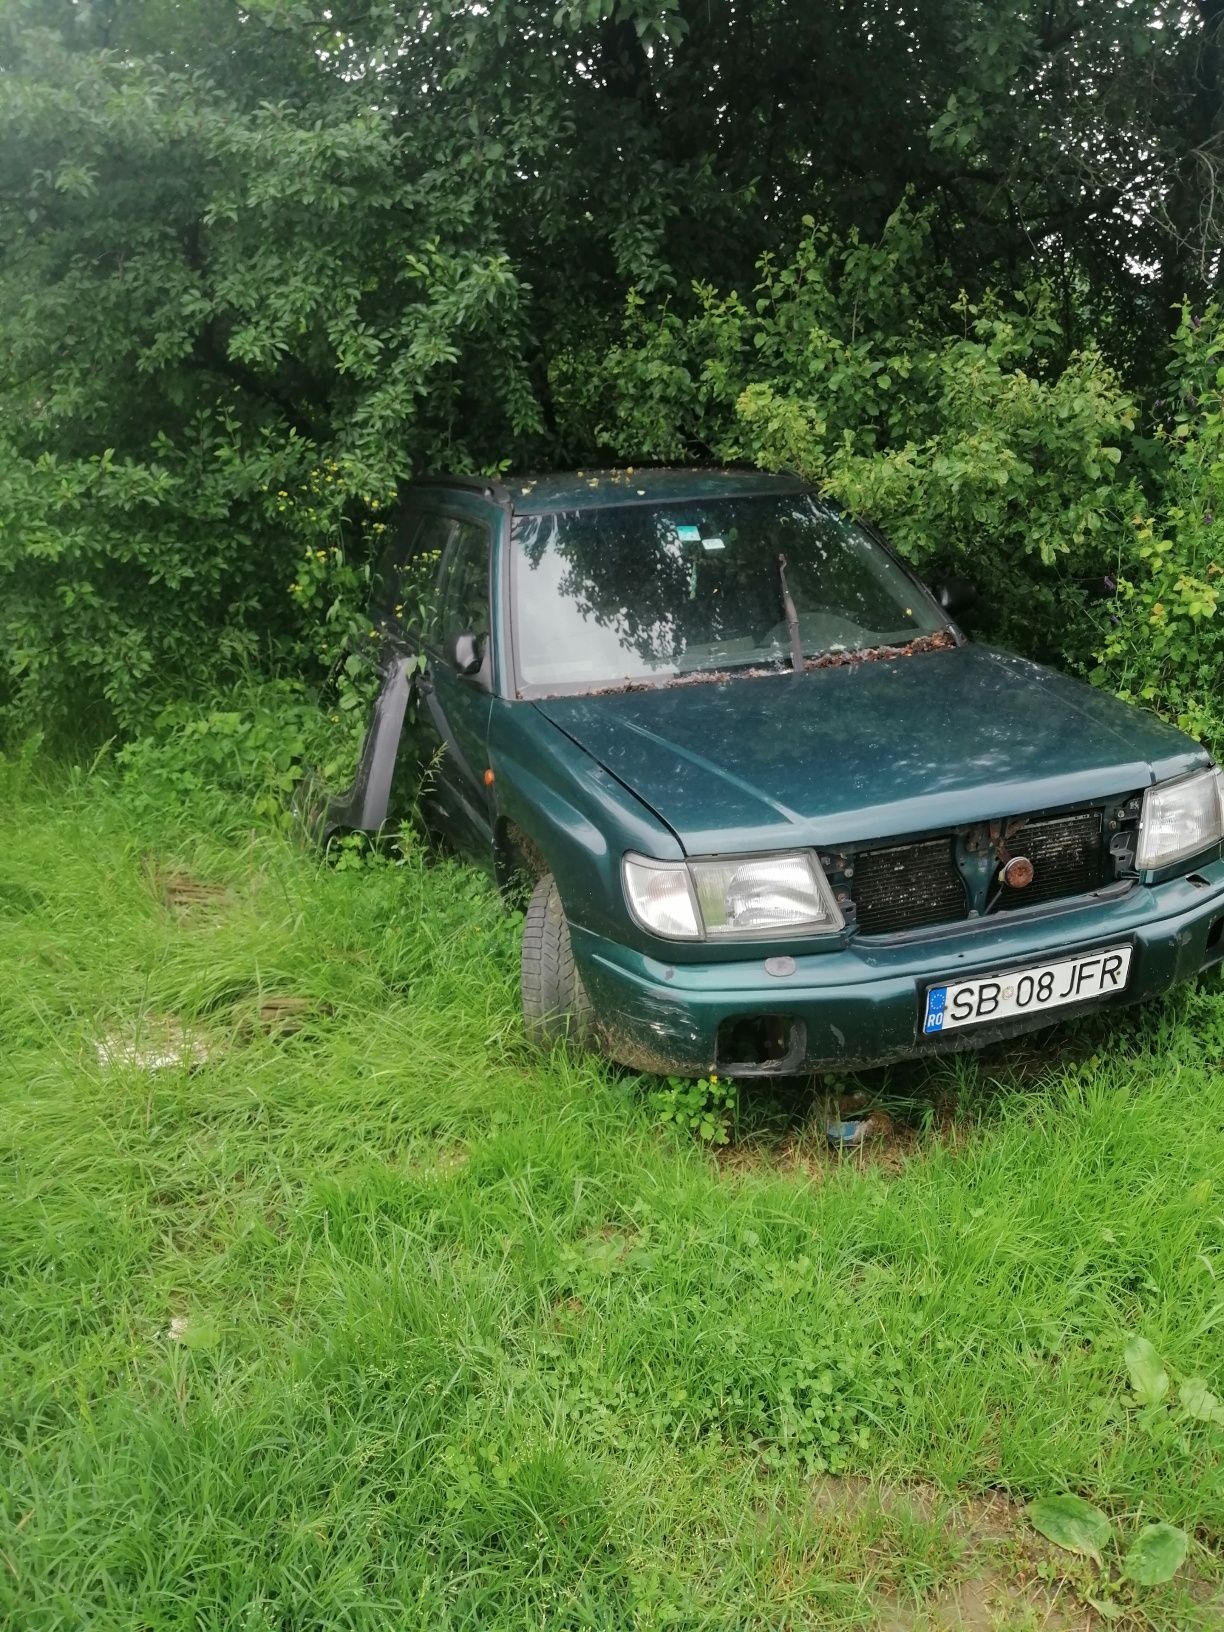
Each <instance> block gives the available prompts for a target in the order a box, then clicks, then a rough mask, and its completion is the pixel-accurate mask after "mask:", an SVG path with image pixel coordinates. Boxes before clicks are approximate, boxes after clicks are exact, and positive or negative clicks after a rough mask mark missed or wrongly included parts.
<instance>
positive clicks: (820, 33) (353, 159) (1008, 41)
mask: <svg viewBox="0 0 1224 1632" xmlns="http://www.w3.org/2000/svg"><path fill="white" fill-rule="evenodd" d="M1222 36H1224V0H1198V3H1197V4H1195V5H1190V6H1187V5H1186V4H1184V3H1183V0H1176V3H1174V0H1084V3H1077V4H1072V3H1071V0H1047V3H1042V4H1028V5H1022V6H1019V7H1016V8H1000V7H983V6H978V5H975V4H972V3H970V0H921V4H920V3H918V0H839V3H834V4H829V5H819V6H815V5H810V4H806V3H801V0H560V3H559V0H548V3H547V4H545V3H543V0H498V3H497V4H496V5H495V6H492V7H489V6H486V5H477V4H475V3H474V0H435V3H434V4H432V5H431V6H429V7H428V8H426V7H420V6H417V5H412V4H408V3H406V0H338V3H337V4H335V5H333V6H329V7H322V6H320V5H319V4H318V0H248V3H247V4H245V5H242V4H238V3H237V0H3V3H2V4H0V228H2V233H0V456H2V457H0V528H2V530H0V638H2V649H0V707H3V708H5V709H6V710H7V713H8V717H9V718H10V719H13V720H16V719H22V718H26V719H29V718H37V717H41V718H44V719H65V718H71V719H73V720H74V721H79V720H80V719H81V718H82V717H86V718H88V719H90V720H92V721H94V722H95V723H96V725H97V726H98V727H99V728H101V727H109V726H110V725H112V724H114V723H118V724H119V725H120V726H124V727H130V726H132V725H134V724H136V723H138V722H139V721H140V720H141V719H142V718H143V717H144V716H145V715H146V714H147V712H148V710H149V708H150V707H151V706H153V704H154V703H155V702H156V701H157V700H159V699H160V697H161V696H162V695H163V694H164V693H165V691H166V690H167V689H168V688H172V687H173V686H174V685H175V684H176V683H177V682H178V680H179V679H181V678H197V679H198V678H206V677H208V676H210V675H212V676H216V675H218V674H221V673H223V672H224V671H227V670H231V669H232V668H233V667H234V666H235V665H236V664H238V663H240V662H243V661H249V660H251V659H258V658H260V657H262V656H264V655H268V654H280V655H282V656H283V655H284V654H286V653H291V654H293V655H294V658H295V661H299V660H300V659H301V658H302V656H303V655H308V654H311V653H313V654H314V655H322V656H323V657H324V658H327V657H330V656H331V655H332V652H333V651H334V646H335V632H334V624H335V620H336V618H337V617H338V616H339V615H340V613H341V611H342V609H343V607H344V606H345V605H346V604H347V600H348V598H349V597H351V596H352V595H353V593H354V592H355V590H356V588H357V575H358V574H359V571H360V568H361V565H362V563H364V561H365V560H366V558H367V556H368V553H369V551H370V548H371V545H372V542H373V540H374V539H375V538H376V536H377V529H378V528H380V527H381V526H382V525H383V523H382V520H381V518H382V516H383V515H384V514H385V508H386V506H387V504H388V503H389V502H390V500H391V498H392V496H393V494H394V492H395V490H396V488H397V487H398V485H399V484H401V483H402V482H403V481H404V480H405V479H406V478H408V477H409V476H410V475H412V474H413V473H414V472H419V471H421V470H423V469H428V468H448V469H459V470H471V469H486V470H493V469H498V468H508V467H524V466H527V465H529V464H556V463H567V462H573V461H579V460H586V459H589V458H591V457H594V456H597V455H598V453H599V451H600V449H601V448H604V449H609V448H610V449H613V450H616V451H618V452H621V453H624V454H625V455H633V456H635V457H642V456H643V455H645V454H648V453H653V454H655V455H658V456H664V457H676V456H684V457H704V456H707V455H709V454H714V453H717V454H718V455H720V456H725V455H728V454H731V453H737V454H743V455H746V456H748V457H752V458H755V459H758V460H760V461H762V462H765V463H774V464H777V463H783V462H786V463H797V464H799V465H800V466H801V467H802V468H804V469H805V470H808V471H809V472H810V473H811V474H813V475H814V476H816V477H817V478H818V479H820V480H822V481H825V482H827V483H828V484H829V485H830V486H831V487H832V488H833V490H834V491H836V492H838V493H840V494H841V495H842V496H843V497H844V498H846V499H847V501H848V502H850V503H851V504H853V505H855V506H856V507H858V508H861V509H864V510H866V511H868V512H870V513H874V514H875V515H876V516H877V517H878V518H879V519H880V520H881V521H883V522H885V523H886V524H888V525H889V526H890V527H891V528H892V529H893V530H894V532H895V533H896V534H897V536H898V538H899V540H900V542H901V543H902V545H903V546H904V547H906V548H907V549H909V550H911V551H912V553H914V554H915V555H916V556H917V557H918V558H920V559H923V560H929V559H933V558H934V557H935V556H941V558H942V557H946V558H948V559H953V558H954V559H956V560H963V561H964V562H965V563H967V564H969V565H970V566H971V567H976V568H981V567H985V568H986V570H987V572H988V573H989V574H990V575H991V576H992V578H995V577H997V578H998V580H999V582H1000V583H1004V584H1006V586H1007V591H1008V594H1009V595H1014V594H1016V593H1018V592H1023V593H1024V594H1027V595H1028V596H1030V597H1031V598H1033V599H1035V600H1036V601H1037V602H1038V603H1040V605H1041V606H1042V607H1043V609H1044V610H1045V612H1046V613H1048V614H1049V616H1047V617H1046V618H1045V619H1044V621H1043V622H1042V627H1043V628H1045V629H1047V630H1052V629H1054V627H1055V625H1056V624H1057V623H1059V621H1060V620H1059V619H1058V618H1056V617H1055V616H1054V608H1055V605H1056V601H1057V598H1058V597H1060V596H1063V594H1064V591H1065V593H1067V594H1072V595H1079V593H1080V587H1079V586H1081V583H1082V581H1086V580H1087V579H1091V578H1093V577H1096V578H1100V577H1101V576H1103V574H1104V573H1105V572H1106V571H1109V570H1110V569H1111V566H1114V565H1116V558H1118V557H1119V552H1120V551H1121V552H1122V554H1124V555H1126V558H1127V561H1129V560H1130V555H1129V553H1128V551H1129V545H1128V544H1124V543H1123V542H1120V541H1121V540H1122V539H1123V536H1124V535H1123V533H1122V532H1121V531H1120V530H1119V529H1120V528H1121V527H1122V525H1123V521H1125V525H1127V526H1129V525H1131V524H1130V523H1129V520H1126V519H1125V518H1126V516H1129V514H1133V513H1136V512H1140V511H1141V512H1143V513H1145V514H1148V513H1152V512H1155V511H1160V512H1161V513H1162V514H1163V513H1165V511H1168V512H1169V513H1170V514H1171V510H1172V508H1178V507H1180V508H1181V509H1182V510H1183V511H1184V512H1185V513H1187V514H1188V513H1190V512H1189V511H1187V510H1186V504H1185V503H1184V502H1182V503H1180V504H1179V506H1174V505H1173V502H1172V499H1170V498H1167V496H1166V494H1165V490H1164V487H1163V485H1162V484H1163V483H1164V481H1165V477H1166V474H1169V473H1175V472H1180V473H1181V474H1179V475H1177V476H1176V481H1177V482H1178V483H1181V484H1182V485H1183V486H1184V482H1185V480H1186V479H1187V478H1186V477H1185V461H1184V459H1183V452H1184V446H1185V439H1184V438H1183V439H1181V441H1180V442H1179V441H1178V440H1177V439H1176V438H1175V437H1174V435H1173V433H1172V432H1169V431H1167V430H1161V429H1159V428H1158V427H1159V426H1160V425H1163V420H1160V421H1158V422H1157V428H1155V429H1154V428H1153V426H1152V425H1150V424H1149V423H1148V417H1147V416H1148V414H1149V413H1150V412H1151V411H1152V406H1151V405H1152V402H1153V399H1154V398H1156V397H1157V396H1159V394H1160V392H1161V391H1163V390H1166V389H1167V386H1166V384H1165V381H1164V368H1165V359H1166V357H1167V355H1168V345H1167V333H1168V330H1169V329H1170V327H1171V326H1172V324H1173V322H1174V320H1175V315H1176V314H1175V310H1174V308H1176V309H1177V310H1180V309H1181V305H1182V301H1183V299H1185V300H1186V301H1187V302H1188V305H1187V308H1186V310H1187V313H1188V314H1189V313H1191V312H1193V313H1196V314H1198V315H1199V316H1200V317H1201V315H1202V312H1203V310H1204V305H1205V302H1206V300H1207V298H1208V296H1209V294H1210V292H1211V289H1212V287H1213V285H1214V283H1215V281H1216V280H1217V279H1218V276H1219V272H1220V257H1221V243H1222V241H1224V229H1222V221H1221V205H1220V202H1219V201H1220V200H1221V199H1224V187H1221V186H1219V185H1218V182H1217V173H1218V169H1219V166H1220V164H1221V162H1222V161H1224V115H1222V113H1221V91H1222V84H1224V81H1222V79H1221V73H1222V68H1221V52H1222V50H1224V40H1222ZM627 301H628V315H627V316H626V302H627ZM1189 321H1190V319H1189V316H1187V318H1186V322H1187V323H1188V322H1189ZM1194 332H1197V331H1194ZM1179 344H1181V342H1180V341H1179ZM1200 349H1201V348H1200ZM1183 350H1184V347H1183ZM1206 389H1207V390H1208V393H1209V394H1210V392H1211V391H1218V386H1216V385H1208V386H1207V387H1206ZM1162 400H1164V399H1162ZM1161 412H1162V413H1163V412H1164V410H1161ZM1132 488H1133V490H1134V491H1133V493H1132ZM1169 491H1170V492H1172V491H1174V490H1173V489H1170V490H1169ZM1176 491H1177V493H1179V494H1181V498H1182V500H1184V499H1185V494H1184V493H1182V489H1181V487H1178V488H1177V489H1176ZM1194 491H1195V494H1197V492H1198V489H1197V488H1195V490H1194ZM1123 493H1125V494H1126V495H1127V496H1126V498H1125V501H1123V500H1122V499H1121V498H1120V495H1121V494H1123ZM1187 502H1190V509H1191V510H1193V509H1194V505H1195V504H1197V502H1198V500H1197V498H1194V499H1193V500H1192V501H1187ZM1199 508H1200V509H1201V506H1200V507H1199ZM1124 513H1125V515H1124ZM1119 518H1122V519H1121V520H1120V519H1119ZM1178 525H1179V526H1180V525H1181V524H1180V523H1179V524H1178ZM1154 526H1155V524H1154ZM1156 530H1157V531H1161V532H1162V536H1163V533H1164V532H1167V529H1160V528H1157V529H1156ZM1126 536H1129V535H1126ZM1179 536H1180V534H1179ZM1204 537H1206V538H1209V533H1208V534H1205V535H1204ZM1204 547H1206V545H1204ZM320 552H322V553H320ZM1207 564H1209V563H1207ZM1200 567H1201V573H1206V571H1207V565H1206V564H1202V563H1200ZM1200 567H1196V568H1195V571H1194V573H1192V574H1191V576H1194V577H1197V576H1200V575H1201V574H1200ZM1124 576H1125V575H1124ZM1142 577H1143V575H1142V574H1140V577H1139V578H1134V577H1127V580H1126V581H1127V582H1128V583H1138V582H1139V581H1140V579H1141V578H1142ZM1143 581H1145V582H1146V579H1144V580H1143ZM1203 581H1204V582H1207V579H1206V578H1203ZM1067 586H1070V588H1067ZM1200 600H1201V597H1200ZM1077 604H1078V602H1077ZM1161 604H1162V605H1165V606H1166V608H1167V607H1168V605H1170V604H1172V603H1171V602H1170V601H1169V599H1168V598H1167V597H1166V600H1165V601H1164V602H1162V603H1161ZM1194 604H1195V605H1196V606H1198V605H1199V604H1200V602H1199V601H1196V602H1195V603H1194ZM1202 604H1204V605H1205V604H1206V603H1205V602H1203V603H1202ZM1085 608H1086V610H1085V611H1084V614H1083V616H1081V617H1077V620H1075V622H1074V630H1073V631H1072V636H1071V637H1069V641H1070V644H1069V647H1068V649H1069V650H1070V651H1071V654H1072V655H1073V656H1077V655H1079V654H1080V653H1081V651H1082V652H1084V653H1087V652H1088V650H1089V649H1090V648H1091V650H1093V651H1096V650H1098V649H1100V639H1101V638H1102V637H1101V635H1100V631H1099V630H1098V629H1097V626H1096V624H1095V622H1094V621H1093V615H1092V612H1091V608H1090V607H1087V603H1085ZM329 617H330V619H331V623H330V624H329V622H328V619H329ZM1061 621H1065V620H1061ZM320 622H321V624H322V631H323V632H322V634H321V635H320V634H319V632H318V630H319V627H320ZM1110 627H1111V628H1122V627H1126V628H1127V629H1129V628H1130V627H1131V621H1130V618H1129V612H1128V615H1127V616H1126V617H1123V619H1122V622H1121V624H1119V625H1117V626H1113V625H1111V626H1110ZM1152 627H1153V628H1154V627H1155V626H1154V625H1153V626H1152ZM1118 638H1119V639H1120V638H1121V637H1120V636H1119V637H1118ZM1115 646H1116V641H1115V642H1114V643H1113V644H1112V645H1111V646H1110V651H1111V653H1113V655H1111V656H1110V658H1109V663H1110V664H1114V663H1116V662H1119V661H1121V658H1120V657H1119V656H1118V653H1117V652H1116V651H1114V647H1115ZM323 648H328V650H327V651H323ZM1085 660H1086V659H1085ZM1107 667H1108V665H1107ZM1110 672H1112V670H1110ZM1128 672H1130V670H1128ZM1148 684H1149V681H1148V680H1145V681H1144V686H1146V685H1148ZM1141 689H1142V688H1141ZM1153 695H1154V696H1155V697H1156V698H1157V699H1158V700H1166V699H1167V697H1168V696H1169V695H1170V694H1169V693H1168V690H1167V687H1165V686H1164V685H1163V683H1161V684H1159V685H1157V686H1156V691H1155V692H1154V693H1153ZM1176 706H1178V707H1179V709H1180V705H1176ZM1180 711H1182V712H1184V710H1180Z"/></svg>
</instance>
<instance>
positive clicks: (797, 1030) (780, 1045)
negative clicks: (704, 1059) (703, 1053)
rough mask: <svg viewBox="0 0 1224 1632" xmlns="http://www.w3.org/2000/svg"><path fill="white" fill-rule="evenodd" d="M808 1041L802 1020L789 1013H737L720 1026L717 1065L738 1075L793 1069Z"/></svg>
mask: <svg viewBox="0 0 1224 1632" xmlns="http://www.w3.org/2000/svg"><path fill="white" fill-rule="evenodd" d="M806 1041H807V1039H806V1035H805V1032H804V1028H803V1025H802V1023H801V1022H800V1021H798V1020H792V1019H791V1018H790V1016H789V1015H785V1014H744V1015H735V1016H732V1018H730V1019H728V1020H724V1021H723V1022H722V1024H721V1025H720V1026H719V1028H718V1052H717V1059H718V1069H719V1070H720V1071H725V1072H726V1073H727V1074H728V1075H739V1076H743V1075H746V1074H748V1073H751V1072H756V1073H763V1072H770V1071H774V1072H781V1071H787V1070H791V1069H793V1068H794V1067H795V1066H797V1065H798V1064H799V1062H800V1060H802V1058H803V1051H804V1047H805V1045H806Z"/></svg>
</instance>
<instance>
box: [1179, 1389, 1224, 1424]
mask: <svg viewBox="0 0 1224 1632" xmlns="http://www.w3.org/2000/svg"><path fill="white" fill-rule="evenodd" d="M1178 1398H1179V1399H1180V1401H1181V1408H1182V1410H1183V1411H1184V1412H1185V1413H1186V1415H1187V1416H1188V1417H1193V1418H1194V1420H1195V1421H1196V1422H1215V1423H1219V1424H1220V1426H1221V1427H1224V1405H1221V1404H1220V1402H1219V1400H1218V1399H1217V1398H1216V1396H1215V1395H1214V1394H1213V1393H1212V1392H1211V1390H1210V1389H1209V1388H1208V1387H1207V1384H1206V1383H1205V1382H1204V1381H1203V1379H1202V1378H1201V1377H1187V1378H1185V1379H1184V1380H1183V1382H1182V1385H1181V1388H1180V1389H1179V1390H1178Z"/></svg>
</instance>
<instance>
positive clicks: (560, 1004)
mask: <svg viewBox="0 0 1224 1632" xmlns="http://www.w3.org/2000/svg"><path fill="white" fill-rule="evenodd" d="M521 992H522V999H523V1026H524V1028H525V1030H526V1032H527V1039H528V1041H529V1042H531V1043H534V1044H535V1045H536V1047H537V1048H553V1047H554V1046H555V1045H556V1044H557V1043H562V1042H566V1041H568V1042H570V1043H574V1044H576V1045H577V1046H578V1047H579V1048H583V1047H587V1046H589V1045H590V1044H591V1042H592V1041H593V1031H594V1016H593V1014H592V1010H591V1002H590V999H589V998H588V997H587V994H586V988H585V987H584V986H583V984H582V976H581V975H580V974H579V973H578V966H577V964H576V963H575V962H574V948H573V945H572V943H571V941H570V932H569V924H568V923H567V922H566V918H565V908H564V907H563V906H562V905H561V897H560V895H559V894H558V893H557V885H556V881H555V880H554V879H553V876H552V874H551V873H545V875H544V877H543V878H542V879H541V880H540V882H539V883H538V884H537V885H536V887H535V889H534V890H533V891H532V892H531V900H530V901H529V902H528V903H527V915H526V919H525V921H524V924H523V967H522V983H521Z"/></svg>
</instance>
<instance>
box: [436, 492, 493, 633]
mask: <svg viewBox="0 0 1224 1632" xmlns="http://www.w3.org/2000/svg"><path fill="white" fill-rule="evenodd" d="M449 525H450V527H451V528H452V529H453V530H452V533H451V537H450V543H449V546H448V548H447V552H446V556H445V558H444V560H443V562H442V576H441V578H440V580H439V582H438V600H437V608H436V613H435V617H434V620H433V623H432V627H431V633H432V634H433V636H434V638H435V640H436V641H437V643H438V644H439V645H441V646H445V644H446V642H447V641H449V640H453V639H454V638H455V636H456V635H462V634H468V633H470V634H473V635H475V636H476V637H477V638H478V640H479V641H480V642H481V643H482V646H483V643H484V642H485V641H486V640H487V639H488V636H489V542H490V540H489V530H488V528H487V527H483V526H482V525H481V524H480V523H479V522H475V521H452V522H450V523H449Z"/></svg>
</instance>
